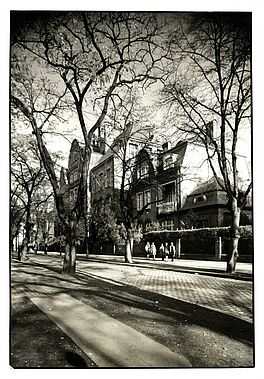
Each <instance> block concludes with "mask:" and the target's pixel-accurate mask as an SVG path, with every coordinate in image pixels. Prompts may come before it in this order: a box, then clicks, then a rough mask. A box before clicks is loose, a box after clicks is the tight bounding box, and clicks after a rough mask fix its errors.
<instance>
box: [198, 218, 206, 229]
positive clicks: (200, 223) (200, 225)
mask: <svg viewBox="0 0 264 379" xmlns="http://www.w3.org/2000/svg"><path fill="white" fill-rule="evenodd" d="M195 226H196V228H197V229H202V228H206V227H207V226H208V220H206V219H205V220H198V221H196V222H195Z"/></svg>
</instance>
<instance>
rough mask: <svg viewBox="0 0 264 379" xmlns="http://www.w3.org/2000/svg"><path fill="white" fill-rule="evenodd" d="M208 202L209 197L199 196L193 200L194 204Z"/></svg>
mask: <svg viewBox="0 0 264 379" xmlns="http://www.w3.org/2000/svg"><path fill="white" fill-rule="evenodd" d="M206 200H207V197H206V196H205V195H199V196H197V197H195V198H194V199H193V204H196V203H205V202H206Z"/></svg>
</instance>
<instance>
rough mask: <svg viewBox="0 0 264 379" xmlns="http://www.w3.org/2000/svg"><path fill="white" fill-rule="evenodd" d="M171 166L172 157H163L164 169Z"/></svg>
mask: <svg viewBox="0 0 264 379" xmlns="http://www.w3.org/2000/svg"><path fill="white" fill-rule="evenodd" d="M171 167H173V159H172V157H168V158H165V159H164V170H167V169H168V168H171Z"/></svg>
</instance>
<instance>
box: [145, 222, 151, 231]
mask: <svg viewBox="0 0 264 379" xmlns="http://www.w3.org/2000/svg"><path fill="white" fill-rule="evenodd" d="M150 230H151V222H146V232H148V231H150Z"/></svg>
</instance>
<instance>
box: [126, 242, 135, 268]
mask: <svg viewBox="0 0 264 379" xmlns="http://www.w3.org/2000/svg"><path fill="white" fill-rule="evenodd" d="M133 245H134V239H133V237H130V238H128V239H127V240H126V251H125V262H127V263H133V259H132V254H133Z"/></svg>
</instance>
